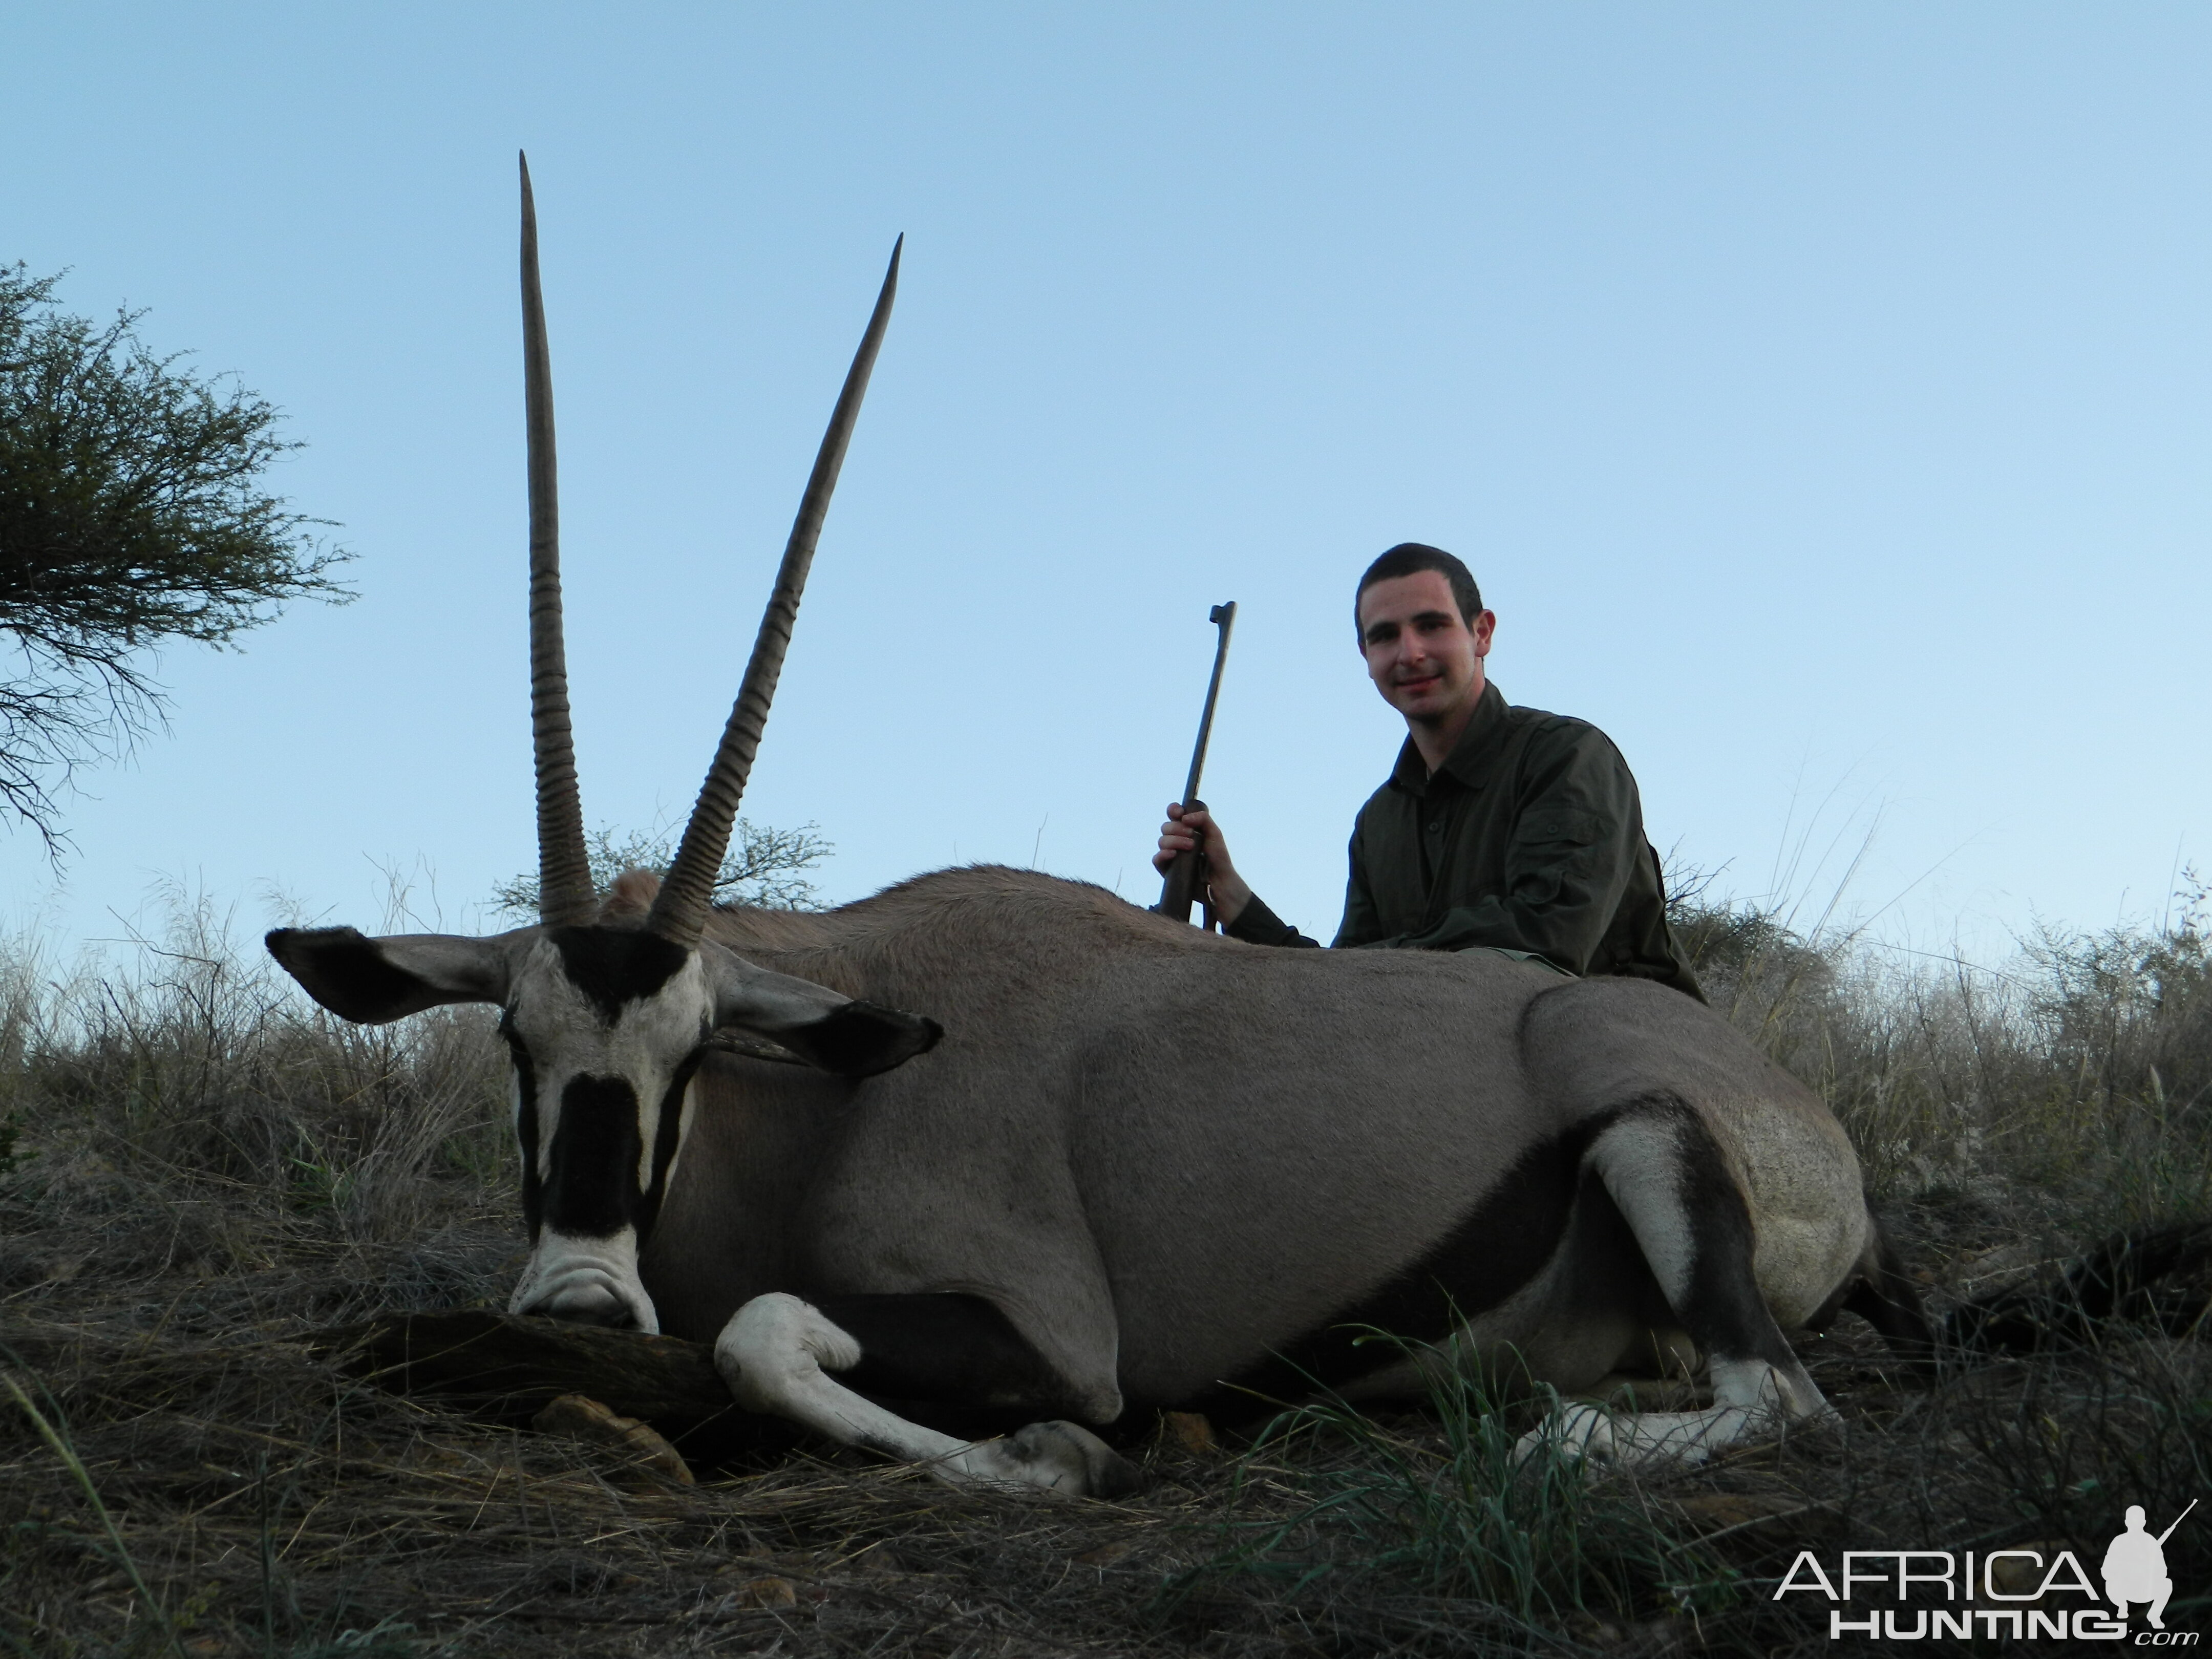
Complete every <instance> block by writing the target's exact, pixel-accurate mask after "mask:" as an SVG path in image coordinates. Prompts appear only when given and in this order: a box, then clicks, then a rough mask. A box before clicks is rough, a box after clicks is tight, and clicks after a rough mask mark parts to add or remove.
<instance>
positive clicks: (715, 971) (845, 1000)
mask: <svg viewBox="0 0 2212 1659" xmlns="http://www.w3.org/2000/svg"><path fill="white" fill-rule="evenodd" d="M699 955H700V958H701V962H702V965H703V966H704V967H705V969H706V970H707V981H708V984H709V985H711V986H713V987H714V1024H717V1025H734V1026H737V1027H738V1029H739V1030H747V1031H756V1032H758V1033H760V1034H761V1035H762V1036H771V1037H774V1038H775V1040H776V1042H779V1043H781V1045H782V1046H783V1047H785V1048H788V1049H790V1050H791V1052H792V1053H793V1054H797V1055H798V1056H799V1058H800V1059H801V1060H805V1061H806V1062H807V1063H808V1064H809V1065H812V1066H820V1067H821V1068H822V1069H823V1071H825V1072H834V1073H836V1074H837V1075H838V1076H839V1077H873V1076H874V1075H875V1074H876V1073H878V1072H888V1071H890V1069H891V1067H892V1066H901V1065H903V1064H905V1063H906V1062H907V1061H908V1060H912V1059H913V1058H914V1057H915V1055H916V1054H927V1052H928V1051H929V1050H930V1049H932V1048H935V1047H936V1046H937V1040H938V1038H939V1037H941V1036H944V1035H945V1028H944V1027H943V1026H941V1025H939V1024H938V1023H937V1022H936V1021H935V1020H933V1019H926V1018H923V1017H922V1016H921V1015H920V1014H908V1013H902V1012H900V1011H899V1010H898V1009H896V1008H884V1007H879V1006H877V1005H876V1004H874V1003H872V1002H857V1001H854V1000H853V999H852V998H850V997H845V996H841V995H839V994H837V993H836V992H835V991H833V990H831V989H829V987H827V986H823V985H817V984H815V983H814V982H813V981H811V980H805V979H793V978H792V977H791V976H790V975H788V974H775V973H770V972H769V970H768V969H765V968H756V967H755V966H753V964H752V963H750V962H747V961H746V960H745V959H744V957H740V956H738V955H737V954H736V953H735V952H734V951H726V950H724V949H723V948H722V947H721V946H720V945H714V944H711V943H709V944H704V945H701V946H700V947H699Z"/></svg>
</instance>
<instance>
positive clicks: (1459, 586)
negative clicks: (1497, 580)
mask: <svg viewBox="0 0 2212 1659" xmlns="http://www.w3.org/2000/svg"><path fill="white" fill-rule="evenodd" d="M1353 617H1354V620H1355V622H1356V623H1357V625H1358V635H1359V649H1360V653H1361V654H1362V655H1363V656H1364V657H1365V659H1366V660H1367V676H1368V678H1370V679H1371V680H1373V681H1374V682H1375V689H1376V690H1377V691H1379V692H1381V693H1382V695H1383V701H1384V702H1387V703H1389V705H1390V706H1391V707H1392V708H1395V709H1396V710H1397V711H1398V712H1399V713H1400V714H1402V715H1404V716H1405V719H1406V744H1405V747H1404V748H1402V749H1401V750H1400V751H1399V754H1398V762H1397V764H1396V766H1395V767H1394V768H1393V769H1391V773H1390V776H1389V781H1386V782H1385V783H1384V784H1383V787H1381V788H1380V789H1377V790H1376V792H1375V793H1374V794H1373V795H1371V796H1370V797H1369V798H1368V801H1367V804H1366V805H1364V806H1363V807H1362V808H1360V811H1359V817H1358V821H1357V823H1354V824H1353V826H1352V849H1351V854H1352V875H1351V880H1350V882H1349V884H1347V886H1346V890H1345V897H1344V921H1343V924H1342V925H1341V926H1340V927H1339V928H1338V929H1337V933H1336V940H1335V943H1336V945H1337V947H1338V948H1339V949H1342V948H1345V947H1347V946H1380V947H1387V948H1395V949H1401V950H1429V951H1465V950H1473V949H1491V950H1497V951H1504V952H1506V953H1507V954H1509V955H1515V956H1522V957H1536V958H1539V959H1540V960H1541V962H1542V963H1544V964H1545V965H1547V966H1550V967H1553V968H1556V969H1559V970H1561V971H1564V972H1566V973H1570V974H1626V975H1633V976H1635V977H1637V978H1641V979H1651V980H1656V981H1659V982H1660V983H1662V984H1664V985H1671V986H1673V987H1674V988H1675V989H1676V990H1678V991H1681V992H1684V993H1686V994H1688V995H1691V996H1693V997H1699V999H1700V1000H1703V998H1702V994H1701V993H1700V992H1699V989H1698V982H1697V980H1696V977H1695V976H1694V975H1692V973H1691V971H1690V963H1689V958H1688V957H1687V956H1686V954H1685V953H1684V951H1683V950H1682V947H1681V945H1680V942H1679V941H1678V940H1677V939H1675V938H1674V933H1673V930H1671V929H1670V928H1669V927H1668V925H1667V897H1666V892H1665V890H1664V889H1663V887H1662V885H1661V882H1660V875H1659V858H1658V854H1656V853H1654V852H1653V851H1652V849H1651V844H1650V842H1648V841H1646V840H1645V839H1644V811H1643V807H1642V805H1640V804H1639V802H1638V799H1637V793H1636V780H1635V779H1634V778H1633V777H1632V776H1631V775H1629V770H1628V764H1627V763H1626V761H1624V760H1622V759H1621V757H1620V750H1617V749H1615V748H1614V747H1613V744H1612V743H1611V741H1610V740H1608V739H1607V737H1606V735H1605V734H1604V733H1603V732H1600V731H1599V730H1598V729H1597V728H1596V727H1595V726H1591V725H1589V724H1588V723H1586V722H1585V721H1583V720H1572V719H1570V718H1568V717H1567V716H1565V715H1563V714H1545V713H1544V712H1543V711H1542V710H1541V709H1536V708H1511V707H1509V706H1508V705H1507V703H1506V702H1505V699H1504V697H1503V696H1500V695H1499V694H1498V688H1497V687H1495V686H1493V685H1492V684H1490V683H1489V681H1488V679H1487V678H1486V676H1485V674H1484V671H1483V659H1484V658H1485V657H1486V656H1488V655H1489V653H1490V642H1491V637H1492V633H1493V632H1494V631H1495V629H1496V628H1497V625H1498V618H1497V616H1496V615H1495V613H1493V612H1492V611H1486V610H1484V609H1483V605H1482V594H1481V592H1480V589H1478V588H1477V587H1476V586H1475V582H1474V576H1473V575H1471V574H1469V573H1468V568H1467V567H1466V566H1465V565H1463V564H1462V563H1461V562H1459V561H1458V560H1457V559H1455V558H1454V557H1453V556H1451V555H1450V554H1449V553H1446V552H1444V551H1443V550H1442V549H1440V548H1434V547H1427V546H1424V545H1422V544H1420V543H1419V542H1405V543H1401V544H1399V545H1398V546H1396V547H1394V548H1392V549H1391V550H1389V552H1387V553H1385V554H1383V556H1382V557H1380V558H1378V559H1376V561H1375V562H1374V563H1372V564H1371V565H1370V566H1368V568H1367V572H1366V574H1364V575H1363V576H1362V577H1361V578H1360V579H1359V587H1358V592H1357V593H1356V594H1355V595H1354V598H1353ZM1201 844H1202V845H1203V847H1204V849H1205V853H1206V885H1207V892H1208V897H1209V899H1210V901H1211V902H1212V906H1213V910H1214V914H1215V915H1218V917H1219V918H1220V919H1221V922H1222V927H1223V929H1224V931H1225V932H1227V933H1230V934H1231V936H1233V937H1235V938H1237V939H1243V940H1246V941H1247V942H1248V943H1250V944H1254V945H1317V944H1318V943H1319V941H1318V940H1316V939H1308V938H1306V937H1305V936H1304V934H1302V933H1299V932H1298V931H1297V929H1296V928H1295V927H1291V926H1290V925H1289V924H1288V923H1286V922H1285V921H1282V920H1281V919H1280V918H1279V917H1278V916H1277V915H1275V913H1274V912H1273V911H1272V910H1270V909H1269V908H1267V906H1266V905H1265V904H1264V903H1262V902H1261V901H1260V899H1259V898H1258V897H1257V896H1255V894H1254V893H1253V891H1252V889H1251V887H1250V886H1249V884H1247V883H1246V882H1245V880H1244V878H1243V876H1242V875H1241V874H1240V873H1238V872H1237V866H1236V862H1235V860H1232V859H1231V856H1230V853H1229V845H1228V842H1226V841H1225V839H1224V838H1223V836H1222V833H1221V826H1220V825H1219V824H1218V823H1216V822H1215V821H1214V819H1213V816H1212V813H1210V812H1208V811H1205V810H1204V809H1203V808H1193V809H1192V810H1191V811H1189V812H1188V813H1185V812H1184V811H1182V808H1181V806H1179V805H1170V807H1169V808H1168V822H1167V823H1164V824H1163V825H1161V826H1160V841H1159V850H1158V852H1157V853H1155V854H1153V858H1152V862H1153V864H1154V866H1156V867H1158V869H1160V870H1162V871H1164V870H1165V869H1166V868H1167V866H1168V865H1169V863H1170V861H1171V860H1173V859H1174V858H1175V857H1176V855H1177V854H1180V853H1182V852H1185V851H1187V850H1188V849H1190V848H1194V847H1197V846H1200V845H1201Z"/></svg>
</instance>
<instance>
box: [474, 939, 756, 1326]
mask: <svg viewBox="0 0 2212 1659" xmlns="http://www.w3.org/2000/svg"><path fill="white" fill-rule="evenodd" d="M713 1028H714V993H713V991H712V989H711V987H709V986H708V981H707V976H706V975H705V973H704V971H703V969H702V963H701V959H700V956H699V953H698V952H697V951H687V950H684V949H683V948H682V947H681V946H678V945H671V944H670V943H668V942H667V941H666V940H665V939H659V938H658V937H656V936H655V935H653V934H651V933H631V932H627V931H617V930H615V929H610V928H599V927H563V928H555V929H552V930H550V931H549V932H548V933H546V934H545V935H544V938H543V939H542V940H541V941H540V942H539V944H538V946H537V948H535V949H534V950H532V951H531V953H530V954H529V956H528V957H527V958H526V960H525V961H524V963H523V964H522V966H521V969H520V971H519V972H518V973H517V974H516V975H515V979H514V982H513V986H512V987H511V989H510V994H509V996H508V999H507V1004H506V1007H505V1010H504V1012H503V1014H502V1017H501V1020H500V1031H501V1035H502V1036H505V1037H506V1039H507V1051H508V1054H510V1055H511V1056H512V1058H513V1068H514V1069H513V1080H514V1115H515V1133H516V1137H517V1139H518V1141H519V1143H520V1150H521V1153H522V1203H523V1216H524V1219H525V1221H526V1223H527V1225H528V1226H529V1229H530V1237H531V1243H532V1250H531V1257H530V1264H529V1266H528V1267H526V1269H525V1270H524V1272H523V1275H522V1280H521V1283H520V1284H519V1285H516V1287H515V1291H514V1295H513V1299H512V1301H511V1302H510V1303H509V1304H508V1305H509V1306H510V1307H511V1308H512V1310H513V1311H514V1312H517V1313H543V1314H550V1315H552V1316H555V1317H556V1318H562V1319H574V1320H580V1321H584V1322H589V1323H592V1324H611V1325H635V1327H637V1328H639V1329H641V1330H645V1331H654V1330H657V1329H658V1328H659V1320H658V1317H657V1316H656V1315H655V1314H654V1311H653V1302H652V1298H651V1297H648V1296H647V1294H646V1291H645V1287H644V1285H642V1284H641V1282H640V1281H639V1279H638V1273H637V1253H638V1249H639V1248H640V1246H641V1245H642V1244H643V1243H644V1241H645V1238H646V1236H647V1233H649V1232H650V1231H651V1230H652V1227H653V1218H654V1217H655V1216H656V1215H657V1214H658V1213H659V1209H660V1205H661V1201H662V1200H663V1199H664V1198H665V1196H666V1194H667V1191H668V1183H669V1182H670V1180H671V1178H672V1176H674V1173H675V1167H676V1162H677V1158H678V1153H679V1152H681V1150H682V1146H683V1142H684V1131H685V1129H686V1127H688V1121H689V1107H688V1105H687V1103H686V1101H687V1096H688V1092H689V1089H690V1081H691V1076H692V1073H694V1072H695V1071H696V1070H697V1068H698V1065H699V1061H700V1058H701V1056H702V1054H703V1053H704V1045H705V1043H706V1040H707V1037H708V1033H709V1032H710V1031H711V1030H713Z"/></svg>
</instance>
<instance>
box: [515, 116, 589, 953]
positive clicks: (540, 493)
mask: <svg viewBox="0 0 2212 1659" xmlns="http://www.w3.org/2000/svg"><path fill="white" fill-rule="evenodd" d="M521 159H522V385H523V401H524V405H525V409H526V422H527V425H528V428H529V433H530V737H531V744H532V748H533V750H535V751H536V754H537V759H538V918H539V920H541V921H544V923H545V925H546V926H547V927H562V926H567V925H573V924H576V923H581V922H586V921H590V920H591V919H592V915H593V913H594V912H595V911H596V910H597V908H598V907H599V895H598V894H597V893H596V892H594V891H593V890H592V865H591V860H590V858H589V857H588V856H587V855H586V853H585V850H584V806H583V802H582V801H581V799H580V798H579V797H578V794H577V791H576V740H575V735H574V732H573V730H572V729H571V727H570V725H569V721H568V653H567V651H566V650H565V648H564V647H562V642H561V499H560V486H559V478H558V474H559V470H560V469H559V466H558V465H557V464H556V460H555V459H554V452H553V364H552V361H551V359H550V356H549V355H548V354H547V352H546V349H545V301H544V295H541V294H540V293H539V292H538V205H537V203H536V202H535V201H534V200H533V199H532V196H531V193H530V158H529V157H528V156H527V155H525V156H523V157H522V158H521Z"/></svg>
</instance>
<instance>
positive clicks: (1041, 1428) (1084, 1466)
mask: <svg viewBox="0 0 2212 1659" xmlns="http://www.w3.org/2000/svg"><path fill="white" fill-rule="evenodd" d="M824 1300H825V1302H826V1303H827V1304H828V1306H829V1310H830V1311H831V1312H835V1313H836V1314H839V1315H840V1316H842V1319H833V1318H832V1317H830V1315H829V1313H828V1312H825V1311H824V1310H823V1309H822V1308H819V1307H817V1306H815V1305H813V1304H811V1303H807V1302H803V1301H801V1300H800V1299H799V1297H795V1296H788V1295H785V1294H783V1293H782V1292H781V1291H778V1292H775V1293H772V1294H769V1295H767V1296H757V1297H754V1298H753V1299H752V1300H751V1301H750V1302H748V1303H746V1304H744V1306H743V1307H742V1308H739V1309H738V1310H737V1312H736V1313H734V1314H732V1316H730V1322H729V1323H728V1324H727V1325H726V1326H724V1327H723V1328H722V1334H721V1335H720V1337H719V1338H717V1339H716V1340H715V1343H714V1366H715V1369H716V1370H719V1371H720V1372H721V1374H722V1380H723V1381H724V1382H725V1383H728V1384H729V1387H730V1392H731V1394H732V1395H734V1396H736V1399H737V1401H738V1404H739V1405H741V1406H743V1407H745V1409H746V1410H748V1411H756V1412H764V1413H770V1414H773V1415H775V1416H777V1417H783V1418H788V1419H791V1420H792V1421H793V1422H794V1423H798V1424H800V1425H804V1426H805V1427H807V1428H810V1429H812V1430H813V1431H815V1432H816V1433H817V1434H823V1435H827V1436H828V1437H829V1438H830V1439H832V1440H835V1441H837V1442H839V1443H841V1444H843V1445H848V1446H860V1447H864V1448H866V1449H867V1450H869V1451H872V1452H876V1453H878V1454H879V1455H882V1456H884V1457H889V1458H893V1459H896V1461H898V1462H903V1463H917V1464H920V1465H921V1466H922V1467H923V1468H925V1469H927V1472H928V1473H929V1474H933V1475H934V1476H936V1477H937V1478H938V1479H939V1480H944V1481H945V1482H946V1483H947V1484H949V1485H952V1486H987V1487H989V1486H995V1487H1000V1488H1003V1489H1008V1490H1015V1491H1027V1492H1036V1491H1043V1492H1054V1493H1058V1494H1060V1495H1062V1496H1066V1497H1072V1498H1120V1497H1124V1496H1126V1495H1127V1494H1128V1493H1129V1492H1133V1491H1135V1490H1136V1487H1137V1474H1136V1471H1135V1470H1134V1469H1133V1468H1131V1467H1130V1466H1129V1465H1128V1464H1127V1462H1123V1461H1122V1459H1121V1458H1120V1457H1119V1456H1117V1455H1115V1453H1114V1451H1113V1449H1111V1448H1110V1447H1109V1446H1108V1445H1107V1444H1106V1443H1105V1442H1104V1441H1103V1440H1101V1439H1099V1438H1098V1437H1097V1435H1095V1434H1093V1433H1091V1431H1089V1430H1088V1429H1085V1428H1083V1427H1081V1426H1080V1425H1077V1424H1074V1423H1069V1422H1065V1421H1052V1422H1039V1423H1032V1424H1030V1425H1029V1426H1028V1427H1026V1428H1024V1429H1022V1430H1020V1431H1018V1432H1016V1433H1014V1434H1011V1435H1008V1436H1006V1437H1004V1438H1002V1439H996V1440H974V1441H970V1440H961V1439H957V1438H956V1437H953V1436H951V1435H949V1434H940V1433H939V1432H938V1431H936V1430H934V1429H928V1428H924V1427H923V1426H921V1425H920V1424H918V1423H909V1422H908V1421H907V1420H906V1419H904V1418H902V1417H900V1416H898V1415H897V1414H896V1413H892V1412H890V1411H886V1410H885V1409H884V1407H881V1406H878V1405H877V1404H876V1403H875V1402H874V1401H872V1400H869V1399H866V1398H865V1397H864V1396H863V1395H859V1394H856V1393H855V1392H854V1390H853V1389H849V1388H848V1387H846V1386H845V1384H844V1383H840V1382H838V1381H837V1380H836V1379H835V1378H834V1377H832V1376H830V1375H829V1373H830V1372H832V1371H840V1372H848V1373H853V1374H854V1376H855V1380H856V1381H862V1380H864V1381H866V1382H868V1383H870V1384H872V1385H873V1386H876V1387H878V1389H879V1390H880V1391H881V1392H884V1393H887V1394H890V1395H895V1396H897V1397H901V1398H906V1399H938V1398H944V1399H946V1400H947V1401H950V1402H951V1403H956V1404H965V1405H973V1404H975V1403H977V1402H978V1401H983V1402H986V1403H993V1404H1005V1405H1006V1406H1009V1407H1018V1406H1019V1405H1021V1404H1023V1403H1024V1401H1025V1400H1027V1399H1030V1398H1034V1397H1035V1392H1036V1391H1035V1389H1034V1387H1033V1385H1032V1379H1033V1378H1034V1377H1035V1376H1036V1374H1038V1373H1041V1372H1042V1370H1043V1364H1042V1361H1041V1360H1040V1359H1039V1358H1037V1356H1036V1352H1035V1351H1034V1350H1033V1349H1031V1348H1030V1346H1029V1345H1028V1344H1027V1343H1026V1342H1024V1341H1023V1340H1022V1339H1021V1338H1020V1336H1019V1335H1018V1334H1017V1333H1016V1332H1015V1331H1014V1329H1013V1328H1012V1325H1011V1324H1010V1323H1009V1322H1007V1321H1006V1316H1004V1315H1002V1314H1000V1313H999V1312H998V1310H996V1309H994V1308H993V1307H991V1306H990V1304H987V1303H986V1302H983V1301H981V1299H980V1298H978V1297H966V1296H868V1297H828V1298H824ZM978 1384H981V1387H980V1388H979V1387H978V1386H977V1385H978ZM994 1395H995V1396H996V1398H995V1399H994Z"/></svg>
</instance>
